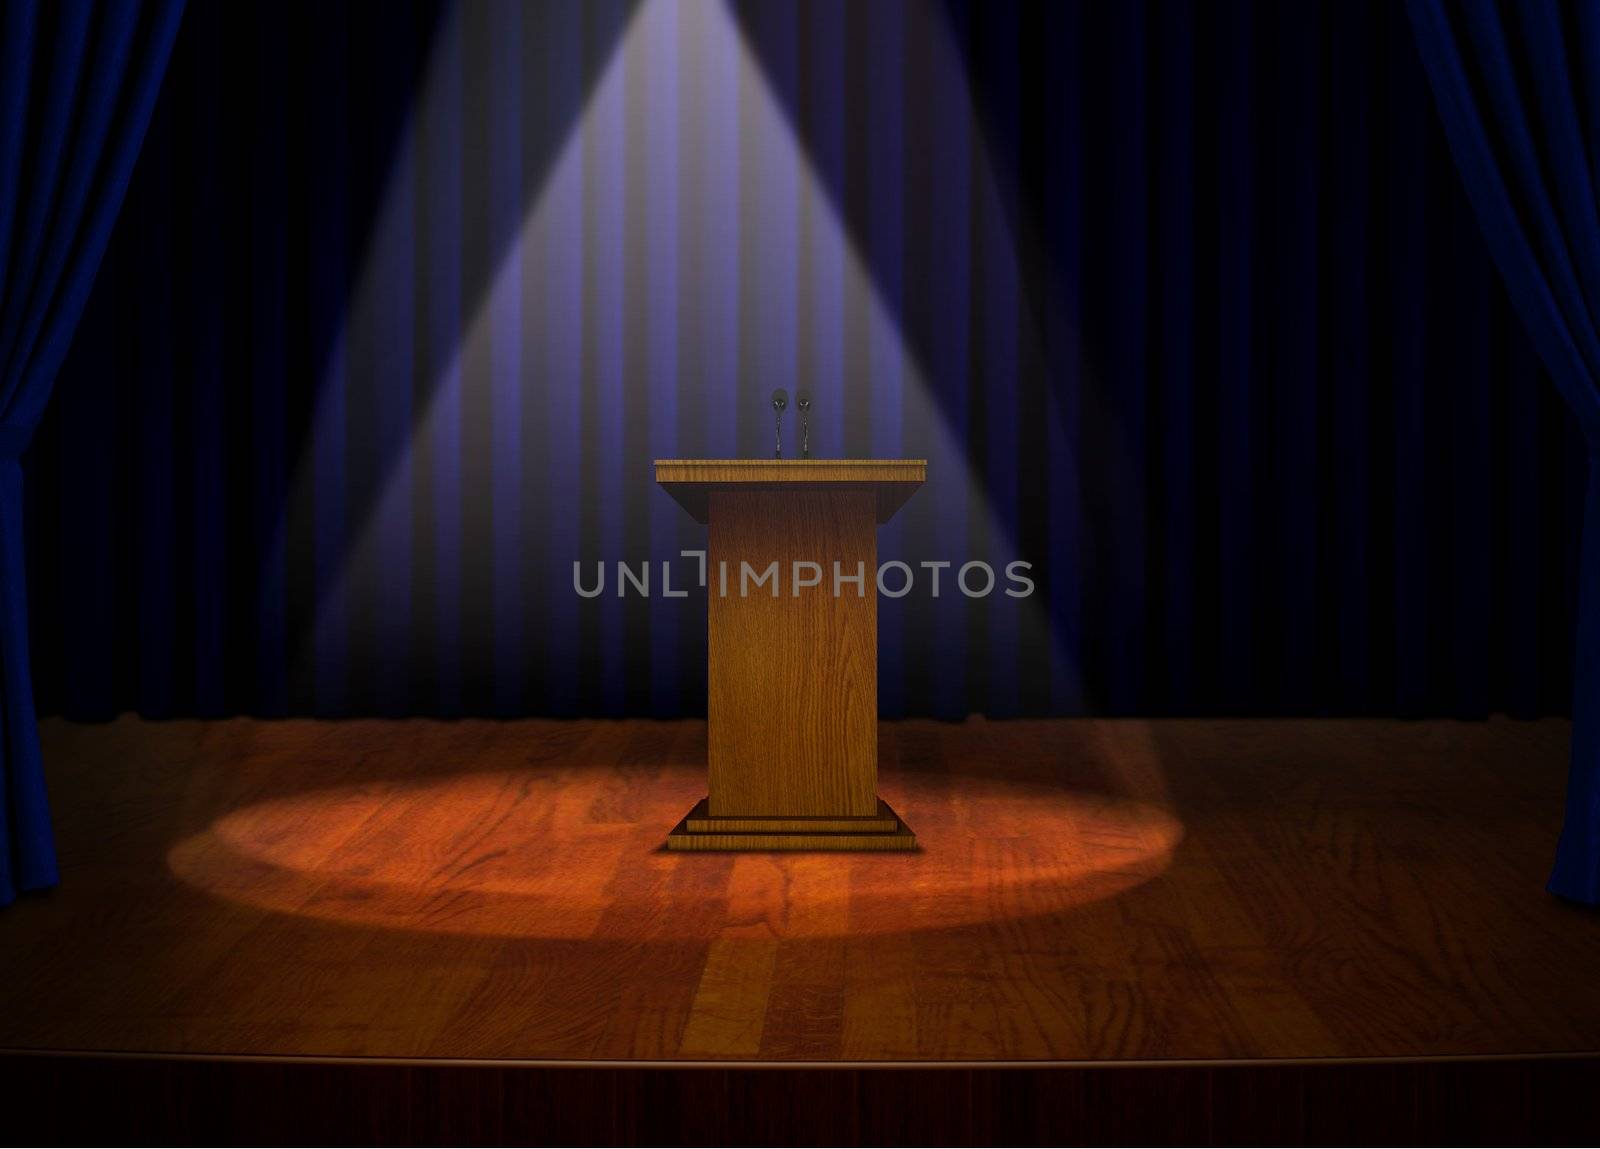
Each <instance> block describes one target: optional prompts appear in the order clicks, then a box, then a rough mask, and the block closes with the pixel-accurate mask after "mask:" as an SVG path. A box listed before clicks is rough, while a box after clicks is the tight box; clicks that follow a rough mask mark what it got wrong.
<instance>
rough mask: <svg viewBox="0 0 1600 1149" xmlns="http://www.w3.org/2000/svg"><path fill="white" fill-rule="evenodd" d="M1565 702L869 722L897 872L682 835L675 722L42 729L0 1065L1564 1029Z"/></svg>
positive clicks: (1298, 1048) (1467, 1045) (1568, 916)
mask: <svg viewBox="0 0 1600 1149" xmlns="http://www.w3.org/2000/svg"><path fill="white" fill-rule="evenodd" d="M1568 731H1569V727H1568V725H1567V724H1566V723H1564V722H1555V721H1547V722H1539V723H1526V722H1514V721H1509V720H1495V721H1491V722H1488V723H1455V722H1424V723H1401V722H1391V721H1365V720H1363V721H1334V720H1316V721H1271V722H1268V721H1187V720H1181V721H1180V720H1163V721H1134V720H1118V721H1101V720H1073V721H1014V722H986V721H983V720H980V719H974V720H971V721H968V722H966V723H963V724H941V723H933V722H921V721H918V722H903V723H886V724H884V725H883V726H882V728H881V734H880V743H881V756H882V760H883V769H882V779H881V787H880V788H881V792H882V793H883V796H884V798H885V799H886V800H887V801H888V802H889V803H890V804H891V805H892V806H893V807H894V808H895V809H896V810H897V811H899V812H900V814H901V815H902V816H903V817H904V818H905V820H906V822H907V823H908V824H910V825H911V826H913V827H915V829H916V831H917V835H918V840H919V842H920V845H921V849H920V851H919V852H917V853H912V854H904V855H894V854H889V855H885V854H862V855H829V854H771V855H756V854H745V855H730V854H693V853H690V854H677V853H668V852H666V851H665V850H664V849H662V843H663V841H664V839H665V836H666V834H667V832H668V830H670V829H671V828H672V826H673V825H674V823H676V821H677V820H678V819H679V818H680V817H681V816H682V814H683V811H684V810H686V809H688V808H689V807H690V806H691V805H692V804H693V803H694V801H695V800H696V799H697V798H699V797H700V796H702V795H703V793H704V769H703V765H702V763H703V762H704V753H705V727H704V724H703V723H701V722H652V721H646V720H628V721H620V722H558V721H519V722H491V721H463V722H433V721H421V720H411V721H404V722H384V721H352V722H338V723H334V722H317V721H309V720H291V721H272V722H267V721H256V720H248V719H234V720H228V721H222V722H187V721H186V722H144V721H139V720H136V719H132V718H124V719H121V720H119V721H117V722H114V723H110V724H105V725H75V724H68V723H63V722H59V721H50V722H47V723H46V724H45V725H44V740H45V750H46V755H47V761H48V769H49V778H50V784H51V791H52V796H53V801H54V805H55V809H56V811H57V816H58V824H57V830H58V836H59V839H60V846H61V854H62V866H63V872H64V874H65V879H64V882H63V884H62V886H61V887H60V888H59V889H57V890H54V891H51V892H48V893H45V894H41V895H30V896H27V897H24V898H23V899H22V900H21V901H19V902H18V904H17V905H15V906H14V907H12V908H10V909H8V910H4V911H0V1047H5V1048H12V1049H55V1050H95V1051H147V1052H148V1051H156V1052H184V1053H204V1054H223V1053H230V1054H285V1055H345V1056H378V1057H383V1056H388V1057H452V1058H455V1057H465V1058H541V1059H542V1058H557V1059H590V1058H664V1059H683V1058H689V1059H722V1058H777V1059H825V1060H834V1059H850V1060H883V1059H913V1060H926V1059H954V1060H966V1059H996V1058H999V1059H1019V1060H1033V1059H1062V1060H1079V1059H1172V1058H1185V1059H1187V1058H1198V1059H1211V1058H1218V1059H1231V1058H1255V1057H1264V1058H1282V1057H1294V1058H1329V1057H1331V1058H1343V1057H1351V1058H1363V1057H1392V1056H1420V1057H1435V1056H1448V1055H1479V1054H1485V1055H1489V1054H1536V1053H1570V1052H1585V1051H1593V1050H1596V1049H1600V981H1597V980H1596V978H1595V976H1594V975H1595V971H1596V970H1600V914H1596V913H1594V912H1592V911H1587V910H1583V909H1580V908H1577V907H1574V906H1571V905H1567V904H1565V903H1562V902H1560V901H1559V900H1557V899H1554V898H1552V897H1551V896H1549V895H1547V894H1546V893H1545V892H1544V890H1543V883H1544V878H1545V875H1546V870H1547V867H1548V865H1549V862H1550V858H1551V851H1552V848H1553V845H1554V841H1555V835H1556V832H1557V829H1558V827H1559V821H1560V795H1561V788H1562V784H1563V781H1564V776H1565V769H1566V739H1567V735H1568Z"/></svg>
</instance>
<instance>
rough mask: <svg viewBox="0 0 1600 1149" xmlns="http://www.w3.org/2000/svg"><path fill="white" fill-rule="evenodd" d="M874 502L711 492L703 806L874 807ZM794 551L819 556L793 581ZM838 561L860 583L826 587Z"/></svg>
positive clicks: (811, 812) (860, 495) (714, 812)
mask: <svg viewBox="0 0 1600 1149" xmlns="http://www.w3.org/2000/svg"><path fill="white" fill-rule="evenodd" d="M873 508H874V503H873V497H872V495H871V494H870V493H868V492H863V491H838V490H809V489H807V490H795V491H776V490H751V491H742V490H713V491H712V492H711V528H710V531H709V537H708V540H707V547H706V555H707V562H708V564H709V566H708V568H707V569H708V576H707V578H708V583H709V587H708V591H709V595H708V598H709V605H708V611H707V614H708V618H709V628H710V629H709V640H708V649H707V658H708V662H709V670H708V674H709V678H708V689H707V715H706V718H707V725H708V730H709V745H708V747H707V771H708V774H709V779H710V795H709V805H708V807H707V812H708V814H709V815H710V816H711V817H733V816H739V817H743V816H749V815H755V816H767V817H782V816H791V817H806V816H810V817H829V816H836V817H850V816H854V817H868V816H871V815H874V814H876V813H877V810H878V760H877V759H878V745H877V738H878V734H877V730H878V598H877V593H876V587H875V585H874V582H873V580H874V577H875V574H876V571H877V569H878V542H877V526H876V519H875V515H874V509H873ZM799 562H809V563H814V564H817V565H818V566H819V567H820V568H821V570H822V572H823V574H822V575H821V578H822V585H820V586H815V587H808V588H803V589H802V588H797V587H795V586H794V585H793V578H792V576H793V572H794V569H795V567H794V564H796V563H799ZM773 563H776V564H777V565H776V571H775V572H773V575H774V577H773V580H772V581H771V583H770V585H769V586H764V587H755V586H753V585H750V584H749V583H747V582H746V580H745V578H744V575H745V574H746V573H747V572H746V567H747V566H748V568H749V569H750V570H751V571H754V572H757V573H760V572H764V571H768V570H769V568H770V567H771V564H773ZM836 563H837V564H838V569H839V570H840V571H842V572H844V573H845V574H860V575H862V577H863V582H862V583H860V584H858V585H852V584H845V583H842V584H840V585H841V593H839V594H835V593H833V591H834V582H833V575H834V571H835V564H836ZM724 572H725V573H726V578H724V577H723V576H724ZM813 573H814V572H813Z"/></svg>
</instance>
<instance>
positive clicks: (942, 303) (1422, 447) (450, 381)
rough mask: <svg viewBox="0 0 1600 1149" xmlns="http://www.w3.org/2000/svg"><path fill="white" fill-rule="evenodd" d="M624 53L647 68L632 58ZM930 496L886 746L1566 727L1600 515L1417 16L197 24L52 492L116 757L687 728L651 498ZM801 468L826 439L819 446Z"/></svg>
mask: <svg viewBox="0 0 1600 1149" xmlns="http://www.w3.org/2000/svg"><path fill="white" fill-rule="evenodd" d="M619 46H620V51H619V50H618V49H619ZM779 385H782V386H787V387H788V388H789V389H790V390H791V391H792V390H794V389H795V388H796V387H799V386H810V387H811V388H813V389H814V390H815V391H816V392H817V395H818V414H817V420H816V424H815V427H814V430H813V440H814V445H815V446H816V448H817V453H818V454H839V453H844V454H850V455H863V454H870V453H877V454H892V455H900V454H905V455H918V454H926V455H927V456H928V457H929V458H930V460H931V464H932V466H931V471H930V483H929V486H928V488H927V489H925V490H924V491H923V492H921V493H919V494H918V496H917V497H916V498H915V499H914V500H913V501H912V503H911V504H909V505H908V506H907V508H906V510H905V511H904V512H903V513H902V516H901V517H900V519H899V520H898V521H897V524H895V525H893V526H891V528H889V529H888V530H886V531H885V533H884V537H883V540H882V549H883V556H884V557H902V558H905V559H907V560H909V561H912V562H915V561H917V560H919V559H925V558H949V559H955V560H956V561H958V562H959V561H961V560H963V559H967V558H988V559H990V560H991V561H993V562H995V563H996V565H999V564H1001V563H1003V562H1005V561H1009V560H1010V559H1012V558H1016V557H1021V558H1025V559H1027V560H1029V561H1031V562H1033V563H1034V564H1035V576H1036V578H1037V579H1038V583H1039V592H1040V593H1039V595H1038V596H1037V597H1036V598H1035V599H1033V600H1028V601H1026V602H1021V603H1018V602H1015V601H1012V600H1004V599H1001V600H996V599H992V598H991V599H987V600H981V601H978V600H974V601H970V602H969V601H966V600H963V599H961V598H960V597H959V596H956V597H952V596H950V595H949V594H948V593H947V594H946V595H945V596H944V597H942V598H940V599H937V600H935V599H932V598H930V597H929V596H928V595H927V594H926V592H925V590H919V591H918V592H915V593H913V594H912V595H910V596H908V597H907V598H906V599H904V600H901V601H899V602H885V603H884V604H883V612H882V613H883V656H882V668H881V681H882V689H881V698H882V703H883V707H884V709H885V711H886V712H888V713H901V712H906V713H937V714H943V715H959V714H963V713H966V712H969V711H984V712H988V713H992V714H1008V713H1016V712H1063V713H1077V712H1096V713H1129V712H1136V713H1250V714H1280V713H1283V714H1290V713H1294V714H1298V713H1385V714H1387V713H1398V714H1407V715H1415V714H1446V715H1464V716H1472V715H1482V714H1485V713H1488V712H1491V711H1494V710H1507V711H1510V712H1513V713H1516V714H1536V713H1547V712H1564V711H1565V710H1566V709H1567V705H1568V698H1567V692H1568V689H1569V683H1570V670H1569V663H1570V652H1569V647H1570V624H1571V599H1572V590H1573V587H1572V577H1573V570H1574V563H1573V556H1574V553H1575V547H1576V540H1577V535H1576V522H1577V520H1576V513H1577V509H1578V501H1579V498H1580V496H1581V481H1582V468H1583V459H1582V452H1581V449H1580V448H1579V446H1578V443H1577V440H1576V437H1575V435H1574V433H1573V431H1572V429H1571V427H1570V426H1569V422H1568V416H1567V415H1566V414H1565V412H1564V410H1563V409H1562V407H1561V406H1560V404H1559V402H1558V401H1557V399H1556V397H1555V395H1554V393H1553V391H1552V389H1551V388H1550V386H1549V385H1548V383H1547V381H1546V380H1545V379H1544V378H1543V375H1542V371H1541V369H1540V366H1539V364H1538V362H1537V360H1536V359H1535V356H1534V354H1533V352H1532V350H1531V348H1530V346H1529V344H1528V342H1527V341H1526V339H1525V338H1524V336H1523V334H1522V332H1521V331H1520V330H1519V329H1518V326H1517V323H1516V320H1515V318H1514V317H1513V315H1512V314H1511V313H1510V311H1509V309H1508V307H1507V305H1506V301H1505V298H1504V295H1503V292H1502V289H1501V287H1500V285H1499V283H1498V282H1497V279H1496V276H1495V274H1494V272H1493V269H1492V267H1491V265H1490V263H1489V260H1488V257H1487V254H1486V251H1485V249H1484V245H1483V242H1482V240H1481V238H1480V236H1479V234H1478V233H1477V231H1476V227H1475V224H1474V222H1473V219H1472V217H1471V213H1470V211H1469V210H1468V208H1467V205H1466V203H1465V200H1464V197H1463V195H1462V192H1461V190H1460V188H1459V186H1458V179H1457V176H1456V173H1455V171H1454V170H1453V167H1452V165H1451V162H1450V159H1449V156H1448V154H1447V153H1446V150H1445V147H1444V144H1443V141H1442V138H1441V135H1440V132H1439V129H1438V125H1437V123H1436V122H1435V116H1434V112H1433V109H1432V106H1431V101H1430V98H1429V94H1428V91H1427V89H1426V85H1425V81H1424V78H1423V75H1422V72H1421V69H1420V65H1419V62H1418V60H1417V58H1416V52H1415V48H1414V46H1413V44H1412V41H1411V35H1410V30H1409V28H1408V27H1407V26H1406V23H1405V19H1404V14H1403V10H1402V9H1401V8H1400V7H1399V6H1397V5H1392V4H1388V3H1373V4H1366V5H1363V4H1332V3H1329V4H1323V5H1316V4H1295V5H1280V4H1274V3H1260V4H1209V3H1208V4H1197V5H1192V6H1191V5H1185V4H1177V3H1144V4H1140V3H1126V4H1084V5H1081V6H1079V5H1071V4H1048V5H1040V6H1037V7H1021V8H1017V7H1011V6H1007V5H1003V4H984V5H981V6H976V5H975V6H973V7H972V8H971V9H970V10H969V9H968V8H967V7H966V6H964V5H956V4H949V5H934V4H916V3H913V4H908V5H905V6H901V5H898V4H893V3H879V2H875V3H873V4H861V5H845V4H843V3H842V2H839V0H833V2H828V3H804V4H797V5H786V4H763V5H756V6H751V7H750V8H749V9H748V10H746V9H742V8H741V9H739V10H738V11H737V12H736V13H735V14H734V15H733V16H732V17H731V18H730V17H725V15H724V9H723V8H722V7H721V6H720V5H718V4H712V3H706V4H698V5H685V6H683V7H681V8H674V7H672V6H671V5H664V4H662V3H659V2H651V0H647V2H646V3H644V4H642V5H640V6H637V7H635V6H633V5H631V4H627V3H614V4H605V3H600V4H584V5H580V4H577V3H572V4H550V5H541V6H529V7H524V6H523V5H520V4H516V3H503V4H496V3H479V4H472V5H467V6H465V7H464V8H463V9H461V10H459V11H458V10H455V9H453V8H450V7H443V8H436V7H434V6H430V5H420V6H419V5H410V6H408V5H405V4H391V3H386V4H382V5H377V4H373V5H365V4H357V5H348V6H341V5H327V4H317V5H307V6H295V5H275V4H274V5H268V4H260V5H225V4H220V3H214V4H196V5H194V6H193V7H192V8H191V10H190V11H189V13H188V15H187V16H186V18H185V24H184V27H183V29H182V32H181V35H180V40H179V44H178V47H177V49H176V52H175V55H174V58H173V63H172V67H171V71H170V73H169V75H168V78H167V81H166V84H165V87H164V90H163V93H162V97H161V103H160V106H159V108H158V109H157V112H156V116H155V119H154V121H153V123H152V126H151V130H150V134H149V137H148V140H147V143H146V145H145V150H144V153H143V155H142V157H141V159H140V162H139V166H138V169H137V171H136V174H135V179H134V184H133V186H132V188H131V190H130V194H129V196H128V199H127V203H126V206H125V208H124V211H123V213H122V216H121V219H120V221H119V223H118V227H117V232H116V236H115V238H114V241H113V243H112V247H111V250H110V252H109V253H108V256H107V258H106V261H105V263H104V266H103V269H102V271H101V274H100V277H99V281H98V283H97V285H96V288H95V293H94V296H93V299H92V301H91V303H90V306H89V308H88V311H87V313H86V315H85V317H84V320H83V323H82V327H81V330H80V334H79V337H78V340H77V342H76V344H75V347H74V350H73V353H72V356H71V358H70V360H69V362H68V363H67V365H66V367H65V369H64V370H63V372H62V376H61V379H60V383H59V386H58V389H57V394H56V399H55V401H54V403H53V406H52V408H51V412H50V415H49V417H48V418H47V421H46V423H45V426H44V427H43V428H42V429H41V431H40V433H39V435H38V437H37V439H36V441H35V445H34V447H33V449H32V451H31V454H30V457H29V459H28V483H29V488H28V491H29V502H30V515H31V519H30V528H31V532H32V534H31V538H30V545H31V553H30V560H31V574H30V578H31V590H32V604H33V609H32V621H33V626H34V644H33V648H34V652H35V659H36V665H37V686H38V693H39V697H40V699H41V703H42V705H43V706H44V707H45V708H46V709H47V710H53V711H59V712H62V713H65V714H67V715H69V716H72V717H80V718H86V717H100V716H107V715H111V714H114V713H116V712H118V711H120V710H124V709H136V710H139V711H141V712H143V713H145V714H149V715H155V716H166V715H181V714H198V715H216V714H224V713H232V712H256V713H266V714H281V713H299V712H309V713H442V714H453V713H462V712H486V713H503V714H517V713H557V714H567V713H620V712H648V713H659V714H674V713H684V712H691V713H692V712H695V711H697V710H700V709H702V708H703V706H704V682H703V669H702V667H703V658H704V644H705V640H704V603H703V600H701V599H699V598H698V597H691V598H690V599H688V600H682V601H680V600H671V601H664V600H661V599H651V600H649V601H645V600H639V599H622V600H619V599H617V598H615V597H612V596H609V595H608V596H607V597H605V598H602V599H598V600H594V601H585V600H580V599H578V598H577V597H576V596H575V595H574V594H573V593H572V592H571V589H570V567H571V563H572V561H573V560H574V559H580V558H581V559H584V560H586V561H589V562H592V561H593V560H596V559H604V560H606V561H608V562H609V561H612V560H614V559H617V558H632V559H638V558H642V557H645V556H648V555H656V556H667V555H671V554H673V553H675V552H676V551H677V550H678V548H680V547H686V546H687V547H692V546H696V545H700V544H701V543H703V538H704V534H703V529H701V528H696V527H695V526H693V524H690V523H688V522H687V521H686V520H684V519H683V517H682V516H681V514H680V513H679V512H678V511H677V510H676V508H675V506H674V505H673V504H672V503H671V502H670V500H668V499H666V498H665V496H664V495H662V494H661V493H660V492H659V491H656V490H655V489H654V488H653V486H652V484H651V482H650V471H649V459H650V458H651V457H652V456H657V455H672V454H679V455H689V456H696V455H734V454H744V455H761V454H767V453H770V441H769V437H770V430H771V428H770V421H769V415H768V412H767V411H766V410H765V408H764V400H765V397H766V394H767V393H768V392H769V391H770V390H771V388H772V387H773V386H779ZM792 430H793V429H792V415H791V427H790V432H791V435H792Z"/></svg>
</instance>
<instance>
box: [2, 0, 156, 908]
mask: <svg viewBox="0 0 1600 1149" xmlns="http://www.w3.org/2000/svg"><path fill="white" fill-rule="evenodd" d="M182 10H183V3H182V0H151V2H149V3H144V4H140V3H135V2H133V0H119V2H118V3H113V4H92V3H90V2H88V0H61V2H49V0H45V2H37V0H7V2H6V3H5V4H4V5H3V6H0V21H3V25H0V905H3V904H6V903H9V902H10V901H12V900H13V899H14V898H15V896H16V893H17V891H18V890H28V889H37V888H40V887H44V886H49V885H52V884H54V882H55V881H56V862H55V852H54V846H53V841H52V837H51V832H50V821H49V812H48V810H47V808H46V803H45V786H44V773H43V767H42V764H41V762H40V757H39V739H38V731H37V729H36V725H35V715H34V703H33V691H32V685H31V682H30V678H29V674H30V668H29V658H28V640H27V628H28V603H27V594H26V587H25V567H24V560H23V522H22V510H23V497H22V468H21V466H20V463H19V459H20V457H21V455H22V452H23V450H24V448H26V447H27V445H28V442H29V440H30V438H31V437H32V435H33V432H34V430H35V428H36V427H37V426H38V423H39V420H40V418H41V416H42V415H43V413H44V408H45V403H46V401H47V400H48V399H49V397H50V388H51V384H52V383H53V381H54V380H55V376H56V371H57V369H58V368H59V367H60V366H61V362H62V360H63V358H64V357H65V356H66V353H67V347H68V345H69V344H70V342H71V340H72V336H73V331H74V329H75V328H76V326H77V323H78V317H79V315H80V314H81V312H82V310H83V307H84V303H85V300H86V299H87V298H88V295H89V289H90V286H91V285H92V284H93V282H94V278H95V272H96V269H97V268H98V267H99V264H100V258H101V255H102V254H103V253H104V251H105V248H106V243H107V240H108V239H109V237H110V234H111V226H112V222H113V221H114V220H115V219H116V215H117V210H118V208H119V206H120V205H121V203H122V197H123V192H124V191H125V189H126V187H127V184H128V178H129V174H130V172H131V171H132V168H133V161H134V157H135V156H136V155H137V154H138V151H139V145H140V142H141V141H142V139H143V137H144V132H145V127H146V125H147V124H148V123H149V120H150V114H151V110H152V109H153V108H154V106H155V102H156V92H157V90H158V88H159V86H160V83H161V76H162V73H163V71H164V70H165V69H166V65H167V58H168V55H169V53H170V51H171V48H172V42H173V38H174V35H175V34H176V31H177V26H178V19H179V16H180V14H181V13H182Z"/></svg>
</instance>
